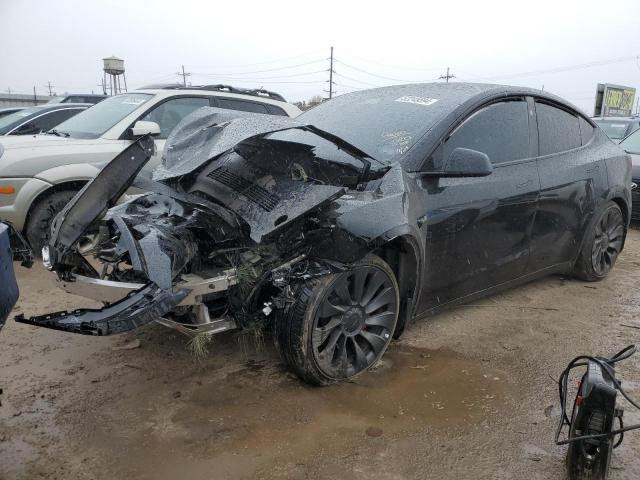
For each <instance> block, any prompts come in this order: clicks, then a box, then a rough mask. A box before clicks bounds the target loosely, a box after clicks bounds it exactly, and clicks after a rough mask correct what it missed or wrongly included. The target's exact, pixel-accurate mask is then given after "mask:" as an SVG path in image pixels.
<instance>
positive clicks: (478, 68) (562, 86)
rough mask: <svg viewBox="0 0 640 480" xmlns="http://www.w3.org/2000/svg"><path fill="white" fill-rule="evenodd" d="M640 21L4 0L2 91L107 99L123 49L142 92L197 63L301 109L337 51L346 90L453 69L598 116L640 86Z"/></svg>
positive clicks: (207, 75) (401, 8)
mask: <svg viewBox="0 0 640 480" xmlns="http://www.w3.org/2000/svg"><path fill="white" fill-rule="evenodd" d="M639 27H640V1H638V0H629V1H625V0H616V1H615V2H603V1H597V2H596V1H593V2H591V1H585V0H582V1H575V2H574V1H563V0H554V1H547V0H535V1H529V2H517V1H516V0H511V1H505V2H499V1H482V0H474V1H461V0H454V1H449V2H428V1H424V0H423V1H416V2H406V1H400V0H394V1H385V2H375V1H363V2H356V1H351V2H349V1H346V0H341V1H339V2H338V1H334V0H322V1H320V0H318V1H315V0H305V1H299V0H298V1H272V2H269V1H266V0H262V1H260V2H252V1H246V0H245V1H243V2H195V1H189V0H180V1H175V0H172V1H164V0H155V1H149V2H145V1H132V0H128V1H120V0H109V1H103V2H94V1H87V0H78V1H74V0H57V1H55V2H52V1H36V0H0V91H3V92H6V91H7V90H8V89H9V88H10V89H11V91H12V92H16V93H32V92H33V86H35V87H36V89H37V92H38V93H39V94H45V93H47V92H46V88H45V85H46V83H47V82H49V81H50V82H51V84H52V85H54V90H55V91H56V92H57V93H58V94H61V93H64V92H91V91H92V90H93V91H95V92H99V91H100V90H101V87H99V86H98V84H99V82H100V81H101V79H102V70H101V69H102V60H101V59H102V58H103V57H105V56H110V55H116V56H119V57H121V58H123V59H124V60H125V68H126V76H127V83H128V86H129V89H130V90H131V89H132V88H136V87H140V86H142V85H145V84H149V83H158V82H160V83H162V82H175V81H178V80H181V79H180V77H178V76H177V75H175V72H177V71H178V70H179V69H180V66H181V65H183V64H184V66H185V69H186V71H187V72H191V74H192V75H191V77H190V78H189V79H188V80H189V81H191V82H192V83H193V84H194V85H195V84H204V83H227V84H232V85H236V86H242V87H260V86H262V87H264V88H267V89H271V90H275V91H278V92H279V93H282V94H283V95H284V96H285V97H286V98H287V99H289V100H291V101H296V100H301V99H306V98H309V97H311V96H313V95H316V94H323V95H326V93H324V92H323V90H326V89H327V88H328V83H327V79H328V72H327V70H328V68H329V62H328V57H329V47H330V46H332V45H333V46H334V48H335V50H334V55H335V59H336V63H335V64H334V69H335V71H336V75H335V76H334V80H335V82H336V84H337V85H336V86H335V89H336V90H337V91H338V93H339V94H341V93H346V92H350V91H354V90H356V89H360V88H371V87H374V86H381V85H389V84H393V83H407V82H425V81H436V79H437V77H438V76H440V75H441V74H444V73H445V71H446V68H447V66H450V67H451V71H452V73H453V74H454V75H455V76H456V79H455V80H454V81H480V82H491V83H508V84H512V85H523V86H530V87H535V88H541V87H542V86H543V85H544V88H545V90H549V91H552V92H554V93H557V94H559V95H561V96H563V97H565V98H566V99H568V100H569V101H571V102H573V103H574V104H576V105H578V106H579V107H581V108H583V109H584V110H585V111H586V112H587V113H589V114H591V113H592V110H593V97H594V91H595V88H596V84H597V83H598V82H608V83H616V84H622V85H627V86H632V87H636V88H640V60H638V58H637V56H638V55H640V34H639V32H638V30H639ZM594 63H595V64H597V65H595V66H594V65H593V64H594ZM571 67H573V68H571ZM578 67H581V68H578ZM540 71H546V73H539V72H540Z"/></svg>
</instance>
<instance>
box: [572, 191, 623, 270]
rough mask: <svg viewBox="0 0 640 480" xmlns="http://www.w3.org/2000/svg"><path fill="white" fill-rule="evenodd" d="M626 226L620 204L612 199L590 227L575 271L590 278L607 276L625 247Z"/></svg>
mask: <svg viewBox="0 0 640 480" xmlns="http://www.w3.org/2000/svg"><path fill="white" fill-rule="evenodd" d="M624 230H625V228H624V218H623V216H622V211H621V210H620V207H619V206H618V205H617V204H616V203H615V202H609V204H608V205H607V206H606V208H605V209H604V210H603V211H602V212H601V213H600V215H599V216H598V217H597V218H596V220H595V222H594V223H593V224H592V225H591V227H590V229H589V230H588V231H587V234H586V236H585V239H584V243H583V245H582V251H581V252H580V256H579V257H578V261H577V262H576V266H575V269H574V274H575V275H576V276H577V277H578V278H581V279H583V280H586V281H589V282H596V281H598V280H602V279H603V278H606V276H607V275H609V272H610V271H611V269H612V268H613V266H614V265H615V263H616V259H617V258H618V255H619V254H620V251H621V250H622V246H623V244H624V234H625V231H624Z"/></svg>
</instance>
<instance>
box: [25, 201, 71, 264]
mask: <svg viewBox="0 0 640 480" xmlns="http://www.w3.org/2000/svg"><path fill="white" fill-rule="evenodd" d="M76 193H77V192H75V191H72V190H61V191H59V192H53V193H51V194H49V195H47V196H46V197H44V198H42V199H40V200H39V201H38V203H36V204H35V205H34V206H33V207H32V208H31V213H30V215H29V219H28V220H27V226H26V228H25V234H26V236H27V240H28V241H29V245H31V248H32V249H33V253H34V254H35V255H36V257H38V258H39V257H40V256H41V255H42V247H44V246H45V244H46V243H47V242H48V241H49V237H50V236H51V231H50V227H51V222H52V221H53V219H54V217H55V216H56V215H57V214H58V212H60V210H62V209H63V208H64V206H65V205H66V204H67V203H69V201H70V200H71V199H72V198H73V197H74V196H75V194H76Z"/></svg>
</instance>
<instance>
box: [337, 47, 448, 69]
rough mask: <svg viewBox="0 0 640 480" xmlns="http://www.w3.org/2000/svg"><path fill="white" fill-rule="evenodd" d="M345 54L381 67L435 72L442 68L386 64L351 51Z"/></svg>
mask: <svg viewBox="0 0 640 480" xmlns="http://www.w3.org/2000/svg"><path fill="white" fill-rule="evenodd" d="M345 54H346V55H347V56H348V57H353V58H356V59H359V60H361V61H363V62H367V63H372V64H374V65H379V66H381V67H387V68H399V69H404V70H416V71H423V72H435V71H437V70H440V69H439V68H422V67H407V66H405V65H391V64H386V63H380V62H377V61H375V60H369V59H366V58H364V57H360V56H359V55H353V54H352V53H349V52H345Z"/></svg>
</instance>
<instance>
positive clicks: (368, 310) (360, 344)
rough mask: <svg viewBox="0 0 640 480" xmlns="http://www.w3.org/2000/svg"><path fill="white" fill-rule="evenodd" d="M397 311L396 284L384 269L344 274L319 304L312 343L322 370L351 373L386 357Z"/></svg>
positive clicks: (339, 374) (369, 268)
mask: <svg viewBox="0 0 640 480" xmlns="http://www.w3.org/2000/svg"><path fill="white" fill-rule="evenodd" d="M397 316H398V295H397V291H396V286H395V284H394V282H393V280H392V278H390V277H389V276H388V275H387V274H386V273H385V272H384V271H382V270H380V269H378V268H377V267H374V266H359V267H356V268H355V269H353V270H351V271H349V272H345V273H343V274H340V275H339V276H338V277H337V278H336V280H335V281H334V282H333V283H332V284H331V285H330V286H329V287H328V288H327V291H326V293H325V295H324V298H323V300H322V302H321V303H320V305H319V306H318V308H317V309H316V312H315V315H314V321H313V333H312V337H311V345H312V347H313V355H314V357H315V359H316V361H317V363H318V366H319V367H320V369H321V370H322V371H323V372H324V373H325V374H327V375H328V376H331V377H333V378H348V377H352V376H353V375H355V374H357V373H359V372H361V371H364V370H366V369H368V368H369V367H370V366H371V365H373V364H374V363H375V362H376V361H377V360H378V358H380V357H381V356H382V354H383V353H384V351H385V349H386V348H387V345H388V344H389V341H390V339H391V336H392V335H393V329H394V328H395V324H396V318H397Z"/></svg>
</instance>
